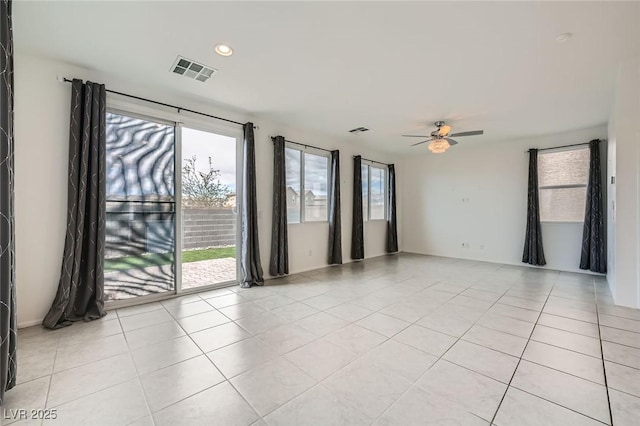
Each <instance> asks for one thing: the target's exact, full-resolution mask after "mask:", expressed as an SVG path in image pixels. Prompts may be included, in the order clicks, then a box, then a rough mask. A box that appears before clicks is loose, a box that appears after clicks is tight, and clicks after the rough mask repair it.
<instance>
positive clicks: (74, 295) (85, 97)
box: [42, 79, 107, 328]
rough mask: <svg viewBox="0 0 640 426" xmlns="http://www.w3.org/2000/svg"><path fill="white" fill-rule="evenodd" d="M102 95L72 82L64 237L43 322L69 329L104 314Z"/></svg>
mask: <svg viewBox="0 0 640 426" xmlns="http://www.w3.org/2000/svg"><path fill="white" fill-rule="evenodd" d="M106 100H107V96H106V91H105V87H104V85H103V84H97V83H91V82H89V81H88V82H87V83H86V84H83V83H82V80H77V79H74V80H73V83H72V84H71V124H70V131H69V180H68V182H69V186H68V192H67V194H68V195H67V234H66V238H65V242H64V254H63V258H62V271H61V272H60V281H59V284H58V293H57V294H56V297H55V299H54V301H53V304H52V305H51V309H50V310H49V313H48V314H47V315H46V316H45V318H44V321H43V322H42V324H43V325H44V326H45V327H48V328H58V327H62V326H66V325H70V324H71V322H72V321H79V320H85V321H88V320H92V319H97V318H101V317H103V316H105V315H106V312H105V310H104V243H105V219H106V197H105V193H106V178H105V168H106V160H105V146H106V118H107V117H106Z"/></svg>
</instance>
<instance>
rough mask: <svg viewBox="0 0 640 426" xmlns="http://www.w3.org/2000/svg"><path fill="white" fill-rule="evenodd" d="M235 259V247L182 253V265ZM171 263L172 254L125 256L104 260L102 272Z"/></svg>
mask: <svg viewBox="0 0 640 426" xmlns="http://www.w3.org/2000/svg"><path fill="white" fill-rule="evenodd" d="M225 257H236V248H235V247H220V248H209V249H202V250H186V251H183V252H182V263H189V262H199V261H201V260H209V259H222V258H225ZM172 263H173V253H162V254H160V253H148V254H143V255H142V256H126V257H117V258H114V259H106V260H105V262H104V270H105V272H108V271H126V270H128V269H133V268H146V267H149V266H161V265H170V264H172Z"/></svg>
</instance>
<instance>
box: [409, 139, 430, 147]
mask: <svg viewBox="0 0 640 426" xmlns="http://www.w3.org/2000/svg"><path fill="white" fill-rule="evenodd" d="M426 142H429V139H427V140H426V141H422V142H418V143H414V144H413V145H411V146H416V145H420V144H423V143H426Z"/></svg>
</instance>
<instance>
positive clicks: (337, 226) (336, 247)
mask: <svg viewBox="0 0 640 426" xmlns="http://www.w3.org/2000/svg"><path fill="white" fill-rule="evenodd" d="M329 167H330V175H329V260H328V262H329V265H340V264H342V224H341V222H340V216H341V214H342V213H341V212H340V151H331V165H330V166H329Z"/></svg>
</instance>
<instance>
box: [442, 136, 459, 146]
mask: <svg viewBox="0 0 640 426" xmlns="http://www.w3.org/2000/svg"><path fill="white" fill-rule="evenodd" d="M445 139H446V141H447V142H449V145H451V146H453V145H457V144H458V142H456V141H454V140H453V139H451V138H445Z"/></svg>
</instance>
